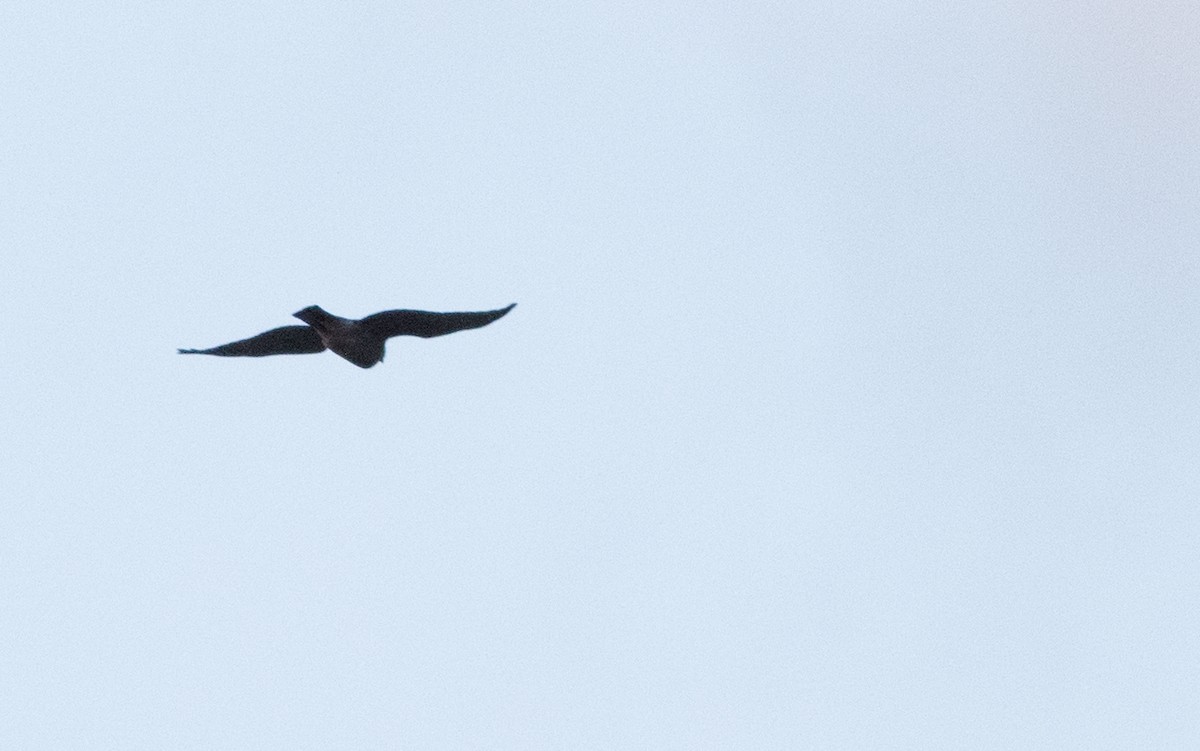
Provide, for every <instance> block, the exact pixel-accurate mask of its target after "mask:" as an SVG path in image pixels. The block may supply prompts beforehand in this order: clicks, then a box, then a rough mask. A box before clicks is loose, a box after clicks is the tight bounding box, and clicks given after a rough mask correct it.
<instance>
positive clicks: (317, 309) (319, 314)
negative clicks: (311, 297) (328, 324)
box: [292, 305, 329, 326]
mask: <svg viewBox="0 0 1200 751" xmlns="http://www.w3.org/2000/svg"><path fill="white" fill-rule="evenodd" d="M292 315H293V316H295V317H296V318H299V319H300V320H301V321H304V322H305V323H307V324H308V325H309V326H312V325H314V324H316V323H317V322H318V321H323V320H325V319H327V318H329V314H328V313H326V312H325V311H324V309H322V308H321V306H320V305H309V306H308V307H307V308H304V309H303V310H298V311H296V312H295V313H292Z"/></svg>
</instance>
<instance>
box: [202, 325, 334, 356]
mask: <svg viewBox="0 0 1200 751" xmlns="http://www.w3.org/2000/svg"><path fill="white" fill-rule="evenodd" d="M324 349H325V345H324V344H323V343H322V342H321V337H320V335H318V334H317V332H316V330H315V329H313V328H311V327H309V326H281V327H279V328H277V329H271V330H270V331H264V332H263V333H261V334H259V335H258V336H252V337H250V338H249V339H241V340H239V341H236V342H230V343H229V344H222V345H220V346H218V347H212V348H211V349H181V350H179V354H181V355H220V356H221V357H266V356H267V355H307V354H312V353H314V352H321V351H323V350H324Z"/></svg>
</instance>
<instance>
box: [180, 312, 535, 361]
mask: <svg viewBox="0 0 1200 751" xmlns="http://www.w3.org/2000/svg"><path fill="white" fill-rule="evenodd" d="M516 305H517V304H516V303H513V304H512V305H509V306H508V307H507V308H500V309H499V310H486V311H482V312H479V313H430V312H429V311H425V310H385V311H384V312H382V313H376V314H374V315H369V316H367V317H366V318H360V319H358V320H355V319H353V318H341V317H339V316H335V315H333V314H332V313H326V312H325V311H324V310H322V309H321V308H319V307H317V306H316V305H309V306H308V307H307V308H305V309H304V310H301V311H299V312H297V313H293V315H294V316H295V317H296V318H299V319H300V320H301V321H304V323H305V324H307V325H305V326H281V327H279V328H277V329H271V330H270V331H264V332H263V333H261V334H259V335H258V336H252V337H250V338H249V339H241V340H238V341H236V342H230V343H229V344H222V345H220V346H217V347H211V348H209V349H181V350H179V354H181V355H220V356H221V357H266V356H267V355H307V354H312V353H315V352H322V351H324V350H326V349H328V350H331V351H332V352H333V353H334V354H336V355H339V356H341V357H343V358H344V359H346V360H349V361H350V362H352V363H354V364H355V365H357V366H358V367H360V368H369V367H371V366H372V365H374V364H375V363H377V362H383V345H384V342H386V341H387V340H388V339H390V338H391V337H393V336H419V337H422V338H425V339H428V338H430V337H434V336H444V335H445V334H453V333H454V332H455V331H464V330H466V329H477V328H479V327H480V326H486V325H488V324H489V323H491V322H492V321H494V320H496V319H497V318H500V317H502V316H503V315H504V314H505V313H507V312H508V311H510V310H512V309H513V308H514V307H516Z"/></svg>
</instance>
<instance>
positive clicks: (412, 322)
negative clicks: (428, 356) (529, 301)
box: [361, 303, 516, 339]
mask: <svg viewBox="0 0 1200 751" xmlns="http://www.w3.org/2000/svg"><path fill="white" fill-rule="evenodd" d="M514 307H516V303H513V304H512V305H509V306H508V307H507V308H501V309H499V310H485V311H482V312H479V313H430V312H429V311H425V310H385V311H383V312H382V313H376V314H374V315H369V316H367V317H366V318H364V319H362V321H361V323H362V325H363V327H364V328H365V329H366V330H367V331H369V332H371V334H372V335H374V336H381V337H383V338H385V339H386V338H388V337H392V336H420V337H424V338H426V339H428V338H429V337H432V336H443V335H445V334H453V333H454V332H455V331H463V330H464V329H477V328H479V327H480V326H486V325H488V324H489V323H491V322H492V321H494V320H496V319H497V318H500V317H502V316H503V315H504V314H505V313H507V312H508V311H510V310H512V309H513V308H514Z"/></svg>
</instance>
